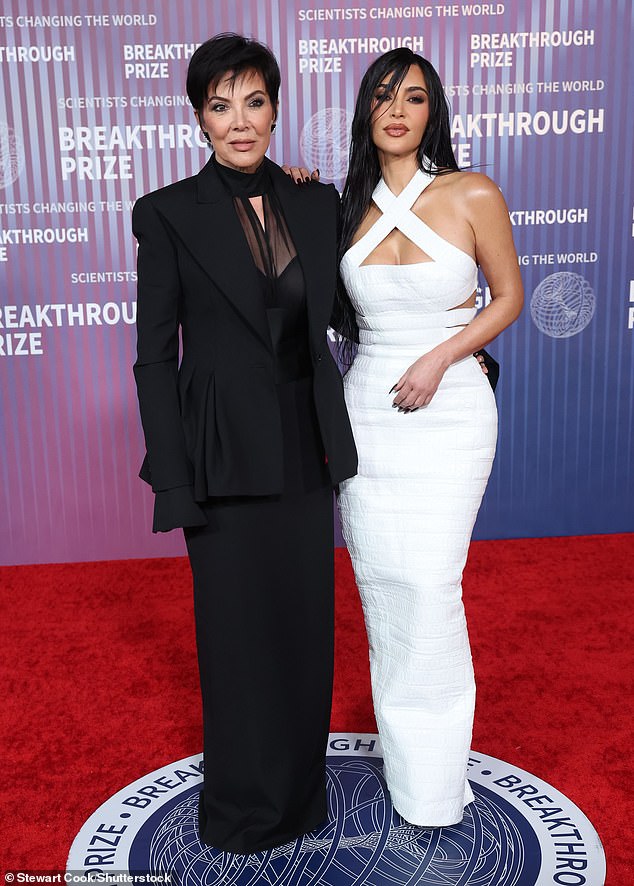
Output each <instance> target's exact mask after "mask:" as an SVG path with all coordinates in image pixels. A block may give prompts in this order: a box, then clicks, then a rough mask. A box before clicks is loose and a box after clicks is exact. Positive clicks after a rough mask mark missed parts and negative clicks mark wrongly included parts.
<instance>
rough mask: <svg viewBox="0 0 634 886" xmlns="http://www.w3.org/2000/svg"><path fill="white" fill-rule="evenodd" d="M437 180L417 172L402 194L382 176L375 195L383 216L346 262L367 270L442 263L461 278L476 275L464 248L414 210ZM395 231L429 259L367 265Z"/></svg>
mask: <svg viewBox="0 0 634 886" xmlns="http://www.w3.org/2000/svg"><path fill="white" fill-rule="evenodd" d="M434 179H435V176H434V175H431V174H430V173H427V172H423V170H422V169H417V170H416V172H415V173H414V175H413V176H412V178H411V179H410V180H409V182H408V183H407V184H406V185H405V187H404V188H403V190H402V191H401V192H400V194H394V193H393V192H392V191H391V190H390V189H389V187H388V186H387V184H386V182H385V180H384V179H383V177H381V179H380V180H379V182H378V184H377V186H376V188H375V189H374V192H373V193H372V200H373V201H374V203H375V204H376V205H377V207H378V209H379V210H380V211H381V215H380V216H379V218H377V220H376V221H375V222H374V223H373V224H372V225H371V226H370V228H368V230H367V231H366V232H365V234H363V236H362V237H360V238H359V239H358V240H357V242H356V243H354V244H353V245H352V246H351V247H350V249H348V250H347V252H346V253H345V255H344V259H346V258H347V259H348V260H349V261H351V262H352V264H353V265H356V266H357V267H364V268H371V267H375V268H376V267H395V268H406V267H412V266H420V265H428V264H434V263H439V264H443V266H445V265H446V266H448V268H450V269H452V270H453V271H455V272H456V273H458V274H459V276H466V275H469V276H470V275H472V274H473V269H474V268H475V267H476V264H475V261H474V260H473V258H472V257H471V256H470V255H469V254H468V253H466V252H465V251H464V250H462V249H460V247H458V246H454V244H453V243H450V242H449V240H446V239H445V238H444V237H441V236H440V234H437V233H436V232H435V231H434V230H433V229H432V228H430V227H429V225H428V224H426V222H424V221H423V220H422V219H421V218H419V217H418V216H417V215H416V213H415V212H414V211H413V209H412V207H413V206H414V204H415V203H416V201H417V200H418V198H419V197H420V195H421V194H422V193H423V191H424V190H425V188H427V187H428V186H429V185H430V184H431V183H432V181H434ZM395 229H396V230H399V231H400V232H401V233H402V234H404V235H405V237H407V239H408V240H411V242H412V243H413V244H414V245H415V246H417V247H418V248H419V249H420V250H421V252H423V253H424V254H425V255H426V256H428V259H427V260H423V261H420V262H412V263H407V264H403V265H399V264H385V263H378V264H375V263H369V264H367V265H364V264H363V262H364V261H365V259H366V258H367V257H368V256H369V255H371V253H372V252H373V251H374V250H375V249H376V247H377V246H378V245H379V244H380V243H381V242H382V241H383V240H385V238H386V237H387V236H388V235H389V234H390V233H391V232H392V231H393V230H395Z"/></svg>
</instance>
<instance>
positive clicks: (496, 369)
mask: <svg viewBox="0 0 634 886" xmlns="http://www.w3.org/2000/svg"><path fill="white" fill-rule="evenodd" d="M479 354H482V356H483V357H484V365H485V366H486V368H487V378H488V379H489V384H490V385H491V387H492V388H493V390H495V386H496V385H497V383H498V378H499V377H500V364H499V363H498V361H497V360H495V359H494V358H493V357H492V356H491V354H489V352H488V351H485V350H484V348H480V350H479V351H476V352H475V354H474V355H473V356H474V357H477V356H478V355H479Z"/></svg>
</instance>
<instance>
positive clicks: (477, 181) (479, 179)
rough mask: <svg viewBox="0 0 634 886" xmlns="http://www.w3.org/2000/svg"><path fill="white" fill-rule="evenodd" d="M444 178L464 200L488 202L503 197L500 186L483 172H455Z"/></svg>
mask: <svg viewBox="0 0 634 886" xmlns="http://www.w3.org/2000/svg"><path fill="white" fill-rule="evenodd" d="M442 178H446V179H447V183H448V184H449V185H450V186H451V187H452V188H453V189H454V190H455V192H456V195H459V196H460V197H461V198H462V199H463V200H469V201H485V202H486V201H489V200H499V199H500V198H501V197H502V192H501V191H500V188H499V186H498V185H497V184H496V183H495V182H494V181H493V179H491V178H489V176H488V175H485V174H484V173H483V172H454V173H450V174H448V175H447V176H442Z"/></svg>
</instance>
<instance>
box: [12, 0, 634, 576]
mask: <svg viewBox="0 0 634 886" xmlns="http://www.w3.org/2000/svg"><path fill="white" fill-rule="evenodd" d="M632 19H633V12H632V4H631V3H630V2H626V0H613V2H611V3H609V4H601V5H600V8H599V9H598V10H597V8H596V4H594V3H592V2H590V0H557V2H554V0H535V2H534V3H530V4H529V3H525V2H519V0H511V2H509V0H507V2H501V3H488V4H472V3H456V4H452V3H421V4H415V5H411V6H407V5H401V4H387V3H384V4H380V3H376V4H372V3H367V2H363V0H360V2H359V3H358V4H357V5H355V6H354V7H353V6H349V5H346V4H342V5H341V6H339V7H336V6H334V5H330V4H328V5H327V8H322V5H320V4H317V3H311V2H308V0H306V2H299V0H288V2H283V0H270V2H255V0H251V2H242V3H240V4H234V3H229V2H217V3H213V4H210V3H206V4H204V3H200V4H193V5H192V7H191V9H190V10H189V11H188V15H187V16H185V15H183V13H182V12H181V11H180V10H179V8H178V5H177V4H173V3H167V2H162V3H152V4H150V3H147V2H137V3H134V4H132V3H129V2H115V0H112V2H109V0H105V2H101V3H96V2H92V0H81V2H79V0H72V2H71V0H69V2H65V3H62V2H60V3H58V4H55V3H49V2H45V0H42V2H28V3H24V2H13V0H9V2H6V0H5V2H4V3H3V7H2V13H0V71H1V73H2V84H3V88H2V90H0V279H1V281H2V311H1V314H0V367H1V373H2V376H1V383H0V392H1V393H0V397H1V400H0V416H1V422H2V439H3V458H2V495H3V499H4V501H3V515H2V533H1V546H2V548H1V555H0V557H1V560H0V562H3V563H29V562H47V561H63V560H89V559H101V558H115V557H140V556H151V555H164V554H172V553H182V552H183V546H182V542H181V539H180V536H179V533H172V534H171V535H169V536H152V535H151V533H150V513H151V494H150V492H149V490H148V489H147V488H146V487H145V485H144V484H143V483H142V482H141V481H140V480H138V479H137V476H136V474H137V470H138V467H139V464H140V461H141V457H142V454H143V446H142V438H141V432H140V426H139V421H138V417H137V409H136V398H135V393H134V386H133V380H132V372H131V366H132V363H133V361H134V326H133V322H134V311H135V243H134V240H133V238H132V235H131V232H130V209H131V206H132V203H133V201H134V199H135V198H136V197H137V196H138V195H140V194H142V193H144V192H145V191H148V190H150V189H153V188H156V187H159V186H161V185H163V184H167V183H169V182H171V181H174V180H175V179H178V178H182V177H183V176H186V175H190V174H192V173H195V172H196V171H197V170H198V169H200V167H201V166H202V165H203V163H204V162H205V160H206V157H207V154H206V148H205V146H204V144H203V142H202V140H201V139H200V138H199V137H198V134H197V132H196V129H195V127H194V119H193V116H192V113H191V110H190V108H189V107H188V105H187V102H186V100H185V97H184V81H185V72H186V67H187V60H188V58H189V56H190V55H191V52H192V51H193V49H194V48H195V47H196V46H197V45H198V44H199V43H200V42H201V41H202V40H204V39H206V38H207V37H208V36H210V35H212V34H214V33H218V32H219V31H223V30H236V31H239V32H242V33H245V34H248V35H253V36H256V37H258V38H259V39H261V40H263V41H265V42H267V43H268V44H269V45H270V46H271V47H272V49H273V50H274V52H275V53H276V55H277V57H278V59H279V60H280V64H281V68H282V73H283V90H282V104H281V115H280V117H281V119H280V123H279V125H278V127H277V130H276V133H275V136H274V142H273V144H272V148H271V156H272V158H273V159H274V160H277V161H278V162H279V161H283V160H289V161H294V162H295V161H298V160H301V161H303V162H304V163H305V164H306V165H308V166H313V165H316V166H318V167H319V168H320V170H321V172H322V178H323V179H328V178H330V179H331V180H334V181H335V183H336V184H337V185H338V186H341V184H342V181H343V178H344V176H345V165H346V152H347V129H348V125H349V120H350V116H351V111H352V108H353V104H354V96H355V91H356V88H357V85H358V83H359V80H360V78H361V75H362V73H363V71H364V70H365V69H366V67H367V66H368V64H369V63H370V62H371V61H372V60H373V59H374V58H375V57H376V56H377V55H378V54H379V53H380V52H383V51H385V50H386V49H389V48H392V47H393V46H396V45H401V44H405V45H409V46H411V47H412V48H413V49H414V50H415V51H418V52H421V53H422V54H424V55H426V56H427V57H428V58H430V59H431V60H432V61H433V63H434V64H435V65H436V67H437V68H438V70H439V72H440V74H441V77H442V79H443V82H444V83H445V85H446V89H447V93H448V95H449V97H450V100H451V102H452V109H453V115H454V116H453V128H454V142H455V149H456V155H457V158H458V160H459V162H460V163H461V165H468V164H473V165H474V166H475V167H476V168H478V169H480V170H482V171H485V172H487V173H488V174H489V175H490V176H491V177H492V178H493V179H494V180H495V181H497V182H498V183H499V184H500V186H501V187H502V189H503V191H504V193H505V196H506V198H507V202H508V204H509V208H510V211H511V217H512V220H513V223H514V225H515V235H516V243H517V247H518V252H519V254H520V261H521V265H522V272H523V277H524V283H525V287H526V295H527V306H526V309H525V312H524V314H523V316H522V318H521V319H520V321H519V322H518V323H517V324H516V325H515V326H514V327H513V328H512V329H511V330H509V331H508V332H507V333H505V334H504V335H502V336H501V337H500V339H499V340H498V341H497V342H495V343H494V344H493V346H492V348H491V350H492V351H493V352H494V353H495V354H496V356H497V357H498V359H499V360H500V362H501V364H502V376H501V381H500V385H499V388H498V406H499V410H500V419H501V422H500V443H499V449H498V456H497V459H496V464H495V468H494V473H493V476H492V479H491V483H490V486H489V490H488V492H487V495H486V498H485V503H484V506H483V509H482V512H481V515H480V518H479V521H478V525H477V535H479V536H480V537H508V536H522V535H550V534H576V533H588V532H610V531H622V530H631V529H633V528H634V525H633V524H634V521H633V518H632V505H631V501H632V492H633V490H632V466H631V463H632V457H631V451H632V434H633V406H632V404H633V399H634V398H633V396H632V394H633V391H632V387H633V385H632V381H633V375H634V361H633V359H632V329H633V327H634V282H632V278H633V277H634V272H633V271H632V266H631V257H632V237H633V236H634V196H633V195H632V155H633V147H634V146H633V144H632V142H633V132H632V126H631V116H632V100H631V90H630V88H629V84H630V83H631V82H632V76H631V75H632V64H631V61H630V57H631V56H630V52H629V49H630V45H629V44H630V34H631V30H632ZM481 295H482V298H483V299H484V298H486V292H485V291H483V292H482V294H481Z"/></svg>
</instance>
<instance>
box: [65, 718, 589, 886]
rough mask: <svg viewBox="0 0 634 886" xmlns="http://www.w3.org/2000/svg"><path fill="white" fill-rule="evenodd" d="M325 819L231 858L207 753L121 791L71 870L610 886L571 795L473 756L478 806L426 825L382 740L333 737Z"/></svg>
mask: <svg viewBox="0 0 634 886" xmlns="http://www.w3.org/2000/svg"><path fill="white" fill-rule="evenodd" d="M327 763H328V792H329V805H330V814H329V819H328V822H327V823H326V824H325V825H324V826H323V827H322V828H321V829H320V830H318V831H313V832H312V833H310V834H307V835H305V836H304V837H302V838H301V839H299V840H296V841H294V842H292V843H288V844H286V845H284V846H280V847H279V848H277V849H274V850H269V851H267V852H260V853H257V854H254V855H248V856H244V855H233V854H231V853H223V852H218V851H216V850H214V849H211V848H209V847H207V846H204V845H203V844H202V843H201V842H200V840H199V838H198V826H197V810H198V792H199V790H200V786H201V782H202V758H201V756H200V755H198V756H195V757H188V758H186V759H184V760H179V761H178V762H177V763H174V764H172V765H170V766H165V767H163V768H162V769H160V770H157V771H156V772H151V773H149V774H148V775H147V776H144V777H143V778H140V779H138V781H136V782H134V783H133V784H131V785H129V786H128V787H127V788H124V789H123V790H122V791H119V793H117V794H115V796H114V797H111V798H110V799H109V800H108V801H107V802H106V803H104V804H103V806H101V807H100V808H99V809H98V810H97V811H96V812H95V813H94V814H93V815H92V816H91V817H90V818H89V819H88V821H87V822H86V823H85V825H84V826H83V827H82V829H81V831H80V832H79V834H78V835H77V837H76V838H75V841H74V842H73V845H72V847H71V851H70V854H69V857H68V863H67V869H68V870H69V871H73V872H75V873H77V872H79V873H80V874H82V875H85V876H86V877H87V878H94V879H95V880H99V879H103V874H104V873H107V872H111V873H112V874H113V876H114V874H115V873H119V872H128V871H130V872H141V873H144V874H151V875H159V874H165V875H166V876H168V877H169V882H170V883H171V884H174V886H190V884H191V886H194V884H196V886H200V884H204V886H214V884H218V886H220V884H222V886H247V884H249V886H255V884H264V883H265V884H267V886H353V884H355V886H359V884H363V886H385V884H388V883H389V884H390V886H399V884H418V886H441V884H442V886H469V884H472V886H474V884H478V886H542V884H543V886H546V884H561V886H603V884H604V881H605V859H604V855H603V850H602V847H601V844H600V842H599V838H598V836H597V834H596V831H595V830H594V828H593V827H592V825H591V824H590V822H589V821H588V819H587V818H586V816H585V815H584V814H583V813H582V812H581V810H580V809H578V808H577V807H576V806H575V805H574V804H573V803H572V802H571V801H570V800H568V799H567V798H566V797H565V796H564V795H563V794H561V793H560V792H559V791H557V790H556V789H555V788H553V787H552V786H551V785H549V784H547V783H546V782H543V781H542V780H541V779H538V778H536V777H535V776H533V775H531V774H529V773H527V772H524V771H523V770H521V769H518V768H517V767H514V766H511V765H510V764H508V763H504V762H503V761H502V760H497V759H495V758H494V757H488V756H486V755H485V754H478V753H476V752H472V755H471V759H470V762H469V766H470V772H469V780H470V782H471V785H472V787H473V791H474V794H475V802H474V803H471V804H469V806H467V809H466V812H465V817H464V819H463V821H462V822H461V823H460V824H459V825H455V826H453V827H448V828H438V829H431V830H430V829H424V828H419V827H415V826H413V825H410V824H408V823H407V822H405V821H403V819H401V818H400V816H399V815H398V814H397V813H396V812H394V810H393V809H392V805H391V803H390V799H389V794H388V793H387V790H386V787H385V781H384V779H383V773H382V758H381V749H380V744H379V741H378V738H377V736H375V735H360V734H348V733H336V734H333V735H331V736H330V742H329V748H328V758H327Z"/></svg>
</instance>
